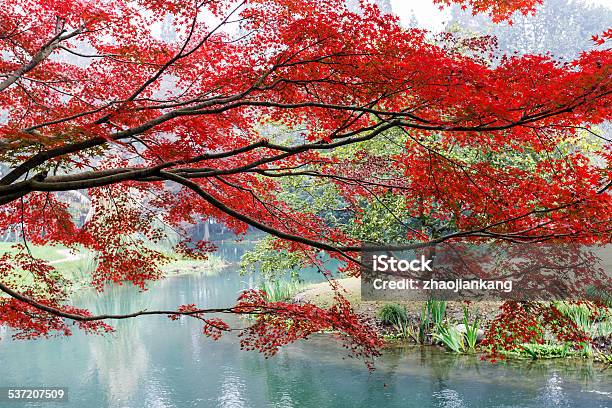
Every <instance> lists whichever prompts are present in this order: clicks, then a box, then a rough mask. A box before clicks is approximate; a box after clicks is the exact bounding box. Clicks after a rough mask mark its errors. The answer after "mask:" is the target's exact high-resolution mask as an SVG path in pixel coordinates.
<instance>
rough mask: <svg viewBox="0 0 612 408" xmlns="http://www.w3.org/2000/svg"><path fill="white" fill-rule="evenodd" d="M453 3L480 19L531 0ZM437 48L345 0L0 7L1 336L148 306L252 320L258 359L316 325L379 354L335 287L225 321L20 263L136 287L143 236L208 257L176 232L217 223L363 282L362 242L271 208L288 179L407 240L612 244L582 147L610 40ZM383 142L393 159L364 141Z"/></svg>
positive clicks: (601, 116) (606, 73)
mask: <svg viewBox="0 0 612 408" xmlns="http://www.w3.org/2000/svg"><path fill="white" fill-rule="evenodd" d="M453 2H454V3H461V4H464V3H465V4H466V5H470V6H472V7H473V10H474V11H475V12H486V13H489V14H490V15H491V16H492V19H493V20H494V21H499V20H504V19H508V18H509V17H510V16H511V14H512V13H513V12H515V11H519V12H522V13H528V12H532V11H533V10H534V7H535V6H536V4H537V3H538V2H537V1H503V2H497V1H469V2H466V1H457V2H455V1H453ZM439 3H441V4H448V3H450V1H439ZM593 34H594V35H596V34H597V33H593ZM608 37H609V36H608ZM605 38H607V37H605ZM451 40H452V39H449V38H445V41H438V40H437V39H436V38H435V37H433V36H431V35H430V34H429V33H427V32H426V31H424V30H419V29H405V28H402V27H401V26H400V25H399V22H398V19H397V18H396V17H394V16H391V15H385V14H382V13H381V12H380V11H379V10H378V8H377V7H375V6H372V5H369V4H368V3H363V4H362V7H361V10H360V12H359V13H357V12H354V11H350V10H349V9H347V8H346V6H345V4H344V2H342V1H338V0H309V1H293V0H273V1H261V0H245V1H241V2H236V1H225V0H211V1H204V2H191V1H184V0H180V1H179V0H156V1H134V2H123V1H115V0H109V1H104V2H98V1H78V2H77V1H74V2H65V1H49V0H45V1H39V0H21V1H14V2H3V3H2V4H0V106H2V110H1V113H0V117H1V118H2V119H1V120H0V162H1V163H3V164H4V165H5V166H4V167H3V169H4V170H3V171H2V177H1V178H0V234H6V233H9V232H17V233H18V234H19V236H21V237H22V240H23V241H24V244H23V245H21V246H20V247H19V248H17V249H18V250H17V251H16V252H11V253H7V254H3V255H2V257H1V258H0V290H1V291H2V292H4V296H2V297H0V324H3V325H7V326H9V327H12V328H14V329H15V330H16V333H17V336H19V337H36V336H48V335H52V334H56V333H59V334H68V333H69V326H68V325H69V323H68V322H70V321H76V322H79V325H80V326H81V327H82V328H83V329H85V330H89V331H95V332H100V331H101V332H105V331H108V330H110V327H109V326H107V325H106V323H102V322H106V321H109V320H112V319H118V318H129V317H136V316H138V315H142V314H148V313H158V314H165V315H168V316H171V317H173V316H174V317H176V316H179V315H183V316H187V317H192V318H201V319H203V325H204V329H203V330H204V334H206V335H209V336H211V337H213V338H217V337H218V336H219V335H220V334H221V333H222V332H224V331H225V330H227V329H228V326H227V325H226V324H225V323H224V322H223V321H221V320H219V319H217V318H215V317H211V316H209V315H210V314H212V313H215V312H231V313H237V314H254V315H255V316H256V317H255V320H254V323H253V324H252V325H251V326H250V327H249V328H248V329H246V330H245V331H244V333H243V336H242V345H243V347H244V348H247V349H258V350H261V351H263V352H264V353H266V354H272V353H274V352H275V351H276V350H277V348H278V347H279V346H282V345H284V344H286V343H288V342H291V341H294V340H296V339H300V338H305V337H307V336H309V335H310V334H312V333H314V332H317V331H320V330H327V329H330V330H335V331H338V332H339V333H341V334H343V335H344V336H346V338H347V339H348V343H347V345H348V347H349V348H350V349H351V350H352V351H354V352H355V353H356V354H357V355H359V356H365V357H372V356H375V355H376V354H377V350H378V347H379V346H380V340H379V339H378V337H377V336H376V334H375V332H373V331H372V329H371V328H369V327H368V326H367V325H365V324H364V322H363V321H362V320H361V318H360V317H359V316H357V315H355V314H354V312H353V311H352V309H351V307H350V305H349V304H348V303H347V302H346V300H344V298H343V297H342V296H341V294H340V293H341V292H340V291H338V293H339V294H338V296H337V298H336V304H335V305H334V306H333V307H331V308H330V309H328V310H323V309H319V308H316V307H314V306H312V305H294V304H287V303H272V304H271V303H269V302H267V301H266V300H265V298H264V297H263V296H262V295H261V293H258V292H247V293H245V294H244V295H242V296H241V297H240V298H239V299H238V303H237V305H235V306H232V305H228V307H227V308H225V309H222V310H208V309H199V308H198V307H197V305H188V306H186V307H183V308H181V309H179V310H170V311H155V312H154V311H148V312H146V313H145V312H137V311H135V313H134V314H132V315H129V316H92V315H91V314H90V313H89V312H88V311H85V310H78V309H75V308H73V307H71V306H70V305H69V304H68V303H67V302H68V299H69V293H70V287H69V282H67V281H66V280H65V279H63V278H62V276H61V274H60V273H58V271H57V270H55V268H54V267H53V265H50V264H48V263H46V262H44V261H42V260H39V259H35V258H34V257H33V256H31V255H30V254H29V251H28V247H27V245H45V244H51V245H53V244H63V245H65V246H68V247H70V248H75V249H77V248H86V249H88V250H91V251H93V252H94V253H96V254H97V260H98V262H97V268H96V269H95V271H93V273H92V278H91V284H92V285H93V287H95V288H97V289H98V290H104V288H105V286H106V285H107V284H108V283H133V284H134V285H137V286H139V287H142V288H145V287H146V284H147V282H149V281H151V280H155V279H159V278H161V277H162V273H161V270H160V269H159V266H160V265H161V264H163V263H164V262H165V261H166V257H165V256H164V255H163V254H162V253H161V252H159V251H156V250H155V249H151V248H152V247H154V246H151V245H149V244H150V243H159V242H163V241H164V240H165V239H167V231H168V229H169V228H170V229H172V231H175V232H176V233H178V234H179V235H180V236H181V237H182V238H181V240H180V243H179V245H178V246H177V251H178V252H180V253H183V254H185V255H188V254H191V255H192V256H194V257H196V258H198V257H200V258H201V257H202V256H205V255H206V253H207V252H208V251H210V250H213V249H214V248H213V247H212V246H211V245H209V243H206V242H190V241H189V240H188V234H187V229H188V226H189V225H191V224H193V223H196V222H199V221H202V220H207V219H211V218H214V219H215V220H218V221H219V222H222V223H224V224H225V225H226V226H227V227H228V228H230V229H231V230H232V231H234V232H235V233H237V234H242V233H245V232H246V231H247V228H248V227H249V226H251V227H254V228H257V229H260V230H262V231H265V232H267V233H269V234H271V235H272V236H274V237H275V238H276V239H277V244H276V245H277V246H278V248H279V249H283V250H288V251H290V252H294V253H299V254H302V255H303V256H304V259H315V257H314V254H315V253H318V252H321V251H323V252H326V253H327V254H329V255H331V256H332V257H334V258H337V259H340V260H342V261H343V262H344V266H343V268H345V270H346V271H347V272H349V273H356V271H357V267H358V263H357V261H358V260H357V258H356V256H357V250H358V249H359V247H360V245H361V243H362V240H361V238H359V237H357V236H354V235H352V234H350V233H349V232H347V230H346V229H343V228H342V227H341V226H338V225H335V224H333V223H330V222H328V220H327V219H325V217H324V216H323V215H322V214H321V213H318V212H316V211H309V210H308V209H307V208H306V209H296V208H295V206H293V205H292V204H291V203H289V202H287V201H286V200H283V198H282V194H281V192H282V191H283V189H284V188H285V187H284V184H283V183H284V182H285V181H286V180H290V179H300V180H301V179H302V178H303V179H305V180H316V181H317V182H321V183H326V184H327V185H329V186H331V187H333V188H334V189H335V190H334V191H336V192H337V195H338V197H341V199H342V200H343V202H344V204H345V206H346V208H347V211H348V213H349V215H348V216H347V217H348V218H347V219H349V220H350V222H351V223H356V224H358V223H360V222H363V214H364V210H363V206H364V202H365V203H368V202H372V201H374V200H375V199H376V198H377V197H378V196H383V195H388V194H390V195H392V196H394V197H399V198H401V200H402V203H403V211H405V212H406V214H407V217H410V218H411V219H418V220H429V221H431V220H435V221H436V222H442V223H445V225H447V226H450V227H448V228H447V229H445V230H434V229H433V228H430V227H427V225H426V223H425V222H423V223H422V224H418V225H416V224H415V226H413V227H411V231H410V232H409V233H407V234H406V235H405V239H406V242H428V241H433V240H435V241H436V242H441V241H444V240H451V239H457V238H462V239H498V240H513V241H521V242H531V241H536V242H539V241H546V240H553V241H554V240H559V241H566V240H572V241H575V242H581V243H589V244H595V243H605V242H609V239H610V227H611V224H610V211H609V209H610V206H611V204H612V203H611V198H610V194H609V187H610V185H611V179H612V174H611V171H610V161H611V159H612V151H611V150H610V144H599V145H596V146H595V147H593V146H590V145H589V146H586V147H585V146H582V147H581V145H580V140H582V139H581V138H584V137H585V135H587V136H589V137H590V135H591V134H592V133H595V132H594V131H593V126H595V125H597V124H600V123H603V122H605V121H606V120H609V119H610V118H611V116H612V113H611V109H610V103H611V97H610V95H611V89H612V87H611V85H612V84H611V82H612V76H611V65H610V62H611V52H610V49H608V48H606V44H605V42H604V43H602V44H599V45H597V44H595V45H596V46H595V47H594V48H593V49H592V50H590V51H586V52H584V53H583V54H582V55H581V56H580V57H579V58H577V59H576V60H574V61H570V62H564V63H561V62H558V61H556V60H555V59H554V58H553V57H551V56H543V55H525V56H522V57H517V56H513V57H506V56H501V55H498V54H496V53H495V50H493V49H492V48H491V47H490V44H489V42H487V41H486V40H483V41H474V42H471V43H470V42H464V43H462V47H459V48H458V47H452V46H448V42H449V41H451ZM385 138H392V140H393V143H395V144H394V145H393V146H395V147H394V149H395V150H393V152H392V153H387V154H382V153H380V152H376V151H373V150H370V149H368V148H367V145H364V143H367V142H376V141H377V140H386V139H385ZM389 146H391V144H389ZM347 148H351V149H352V150H348V152H349V153H350V154H347V153H346V152H347V150H346V149H347ZM339 151H342V152H343V154H338V153H337V152H339ZM75 197H76V198H75ZM79 200H86V201H87V203H88V204H87V208H88V211H87V215H86V216H85V217H82V219H79V217H78V215H79V209H78V205H77V204H78V203H79V202H80V201H79ZM429 221H428V222H429ZM449 228H450V229H449ZM313 262H314V261H313ZM23 273H28V274H30V275H31V279H29V280H28V282H29V283H27V284H23V283H19V282H21V281H20V279H18V277H19V276H22V275H23Z"/></svg>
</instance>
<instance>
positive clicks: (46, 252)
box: [0, 242, 226, 290]
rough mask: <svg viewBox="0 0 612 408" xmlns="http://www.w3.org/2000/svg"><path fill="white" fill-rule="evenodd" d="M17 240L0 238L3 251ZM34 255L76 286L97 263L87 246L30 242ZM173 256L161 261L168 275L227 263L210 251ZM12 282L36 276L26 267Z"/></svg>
mask: <svg viewBox="0 0 612 408" xmlns="http://www.w3.org/2000/svg"><path fill="white" fill-rule="evenodd" d="M13 246H14V243H11V242H0V255H1V254H4V253H17V252H18V249H17V248H14V247H13ZM28 247H29V250H30V252H31V254H32V256H33V257H34V258H36V259H42V260H44V261H47V262H49V263H50V264H51V266H53V267H54V268H55V269H56V271H57V273H58V274H59V275H60V276H62V277H63V278H64V279H67V280H68V281H70V282H72V284H73V290H78V289H80V288H82V287H85V286H87V285H88V283H89V281H90V278H91V273H92V272H93V271H94V270H95V268H96V266H97V261H96V255H95V253H94V252H92V251H89V250H86V249H84V248H77V249H76V250H74V251H73V250H71V249H69V248H67V247H65V246H62V245H57V246H35V245H29V246H28ZM165 255H166V256H168V257H169V258H171V260H170V262H168V263H166V264H163V265H161V267H160V269H161V270H162V272H163V273H164V274H165V275H166V276H175V275H183V274H201V273H206V274H215V273H218V272H219V271H220V270H221V269H222V268H223V267H224V266H225V265H226V263H225V262H224V261H223V260H222V259H221V258H219V257H217V256H215V255H210V256H209V258H208V259H207V260H191V259H184V258H182V257H180V256H176V254H172V253H170V252H167V253H165ZM10 283H11V284H12V285H15V286H17V287H19V286H26V285H31V284H33V283H34V280H33V277H32V275H31V274H30V273H28V272H26V271H15V272H14V273H12V274H11V279H10Z"/></svg>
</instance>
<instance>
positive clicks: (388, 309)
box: [378, 303, 408, 326]
mask: <svg viewBox="0 0 612 408" xmlns="http://www.w3.org/2000/svg"><path fill="white" fill-rule="evenodd" d="M378 317H380V320H382V322H383V323H384V324H387V325H390V326H396V325H399V324H405V323H407V322H408V314H407V313H406V307H405V306H402V305H400V304H397V303H390V304H388V305H384V306H383V307H381V308H380V310H379V311H378Z"/></svg>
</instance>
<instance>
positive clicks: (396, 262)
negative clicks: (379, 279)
mask: <svg viewBox="0 0 612 408" xmlns="http://www.w3.org/2000/svg"><path fill="white" fill-rule="evenodd" d="M372 260H373V265H372V266H373V270H374V271H375V272H407V271H412V272H426V271H428V272H433V270H432V269H431V266H430V264H431V262H432V261H433V260H432V259H427V258H425V256H424V255H421V258H420V259H413V260H407V259H397V258H395V257H393V256H388V255H373V257H372Z"/></svg>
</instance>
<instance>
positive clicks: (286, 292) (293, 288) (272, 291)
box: [259, 280, 305, 302]
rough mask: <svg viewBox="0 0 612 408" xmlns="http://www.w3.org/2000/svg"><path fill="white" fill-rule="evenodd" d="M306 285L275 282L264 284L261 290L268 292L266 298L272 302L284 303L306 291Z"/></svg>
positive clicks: (291, 282) (293, 282) (292, 282)
mask: <svg viewBox="0 0 612 408" xmlns="http://www.w3.org/2000/svg"><path fill="white" fill-rule="evenodd" d="M304 287H305V285H304V284H303V283H300V282H296V281H279V280H276V281H273V282H263V283H262V284H261V285H260V287H259V289H261V290H263V291H264V292H266V298H267V299H268V301H270V302H282V301H285V300H289V299H291V298H292V297H293V296H295V295H296V294H297V293H298V292H300V291H302V290H303V289H304Z"/></svg>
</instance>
